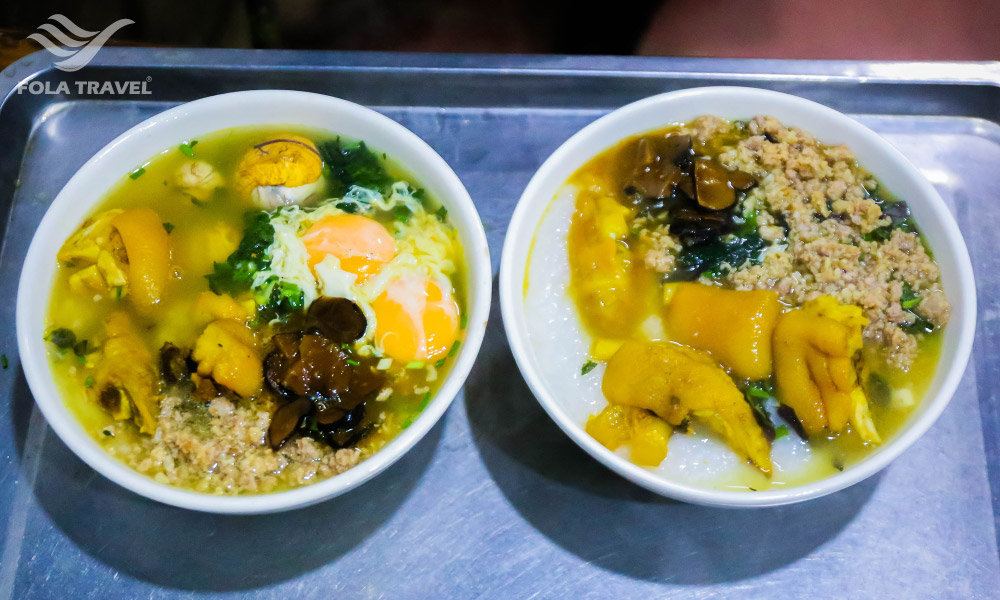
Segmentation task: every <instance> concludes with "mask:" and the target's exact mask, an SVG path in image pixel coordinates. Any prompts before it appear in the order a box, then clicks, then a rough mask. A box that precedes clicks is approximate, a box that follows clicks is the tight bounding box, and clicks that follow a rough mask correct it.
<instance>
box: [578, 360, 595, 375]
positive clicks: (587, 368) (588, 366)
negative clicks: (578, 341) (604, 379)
mask: <svg viewBox="0 0 1000 600" xmlns="http://www.w3.org/2000/svg"><path fill="white" fill-rule="evenodd" d="M596 368H597V363H596V362H594V361H592V360H588V361H587V362H585V363H583V367H581V368H580V375H586V374H587V373H590V372H591V371H593V370H594V369H596Z"/></svg>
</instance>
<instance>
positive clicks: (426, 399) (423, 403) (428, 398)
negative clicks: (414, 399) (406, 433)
mask: <svg viewBox="0 0 1000 600" xmlns="http://www.w3.org/2000/svg"><path fill="white" fill-rule="evenodd" d="M430 401H431V393H430V392H427V393H426V394H424V397H423V398H421V399H420V410H424V409H425V408H427V405H428V404H430Z"/></svg>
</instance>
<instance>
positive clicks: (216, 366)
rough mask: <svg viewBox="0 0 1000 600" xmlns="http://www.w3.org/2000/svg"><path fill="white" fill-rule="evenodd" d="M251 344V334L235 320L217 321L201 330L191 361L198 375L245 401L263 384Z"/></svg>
mask: <svg viewBox="0 0 1000 600" xmlns="http://www.w3.org/2000/svg"><path fill="white" fill-rule="evenodd" d="M255 344H256V342H255V338H254V335H253V332H251V331H250V329H249V328H247V326H246V325H244V324H243V323H241V322H240V321H238V320H236V319H218V320H216V321H212V322H211V323H209V324H208V326H207V327H205V331H204V332H203V333H202V334H201V336H200V337H199V338H198V341H197V342H195V345H194V350H193V351H192V352H191V358H192V359H194V360H195V361H196V362H197V363H198V375H200V376H202V377H211V378H212V379H214V380H215V381H216V383H218V384H220V385H223V386H225V387H227V388H229V389H231V390H232V391H234V392H236V393H237V394H239V395H240V396H243V397H244V398H248V397H250V396H252V395H254V393H256V392H257V390H259V389H260V386H261V384H262V383H263V382H264V370H263V366H262V364H261V361H260V358H258V357H257V354H256V352H255V351H254V347H255Z"/></svg>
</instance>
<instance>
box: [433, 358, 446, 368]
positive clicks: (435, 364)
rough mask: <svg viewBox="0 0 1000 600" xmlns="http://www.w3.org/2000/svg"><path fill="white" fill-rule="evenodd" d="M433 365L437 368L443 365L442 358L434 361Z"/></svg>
mask: <svg viewBox="0 0 1000 600" xmlns="http://www.w3.org/2000/svg"><path fill="white" fill-rule="evenodd" d="M434 366H435V367H437V368H439V369H440V368H441V367H443V366H444V359H443V358H442V359H441V360H439V361H437V362H436V363H434Z"/></svg>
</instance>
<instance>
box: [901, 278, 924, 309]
mask: <svg viewBox="0 0 1000 600" xmlns="http://www.w3.org/2000/svg"><path fill="white" fill-rule="evenodd" d="M921 300H923V298H921V297H920V294H918V293H916V292H914V291H913V288H912V287H910V284H908V283H906V282H905V281H904V282H903V295H902V296H900V297H899V304H900V305H901V306H902V307H903V308H904V309H906V310H910V309H913V308H916V306H917V305H918V304H920V301H921Z"/></svg>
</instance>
